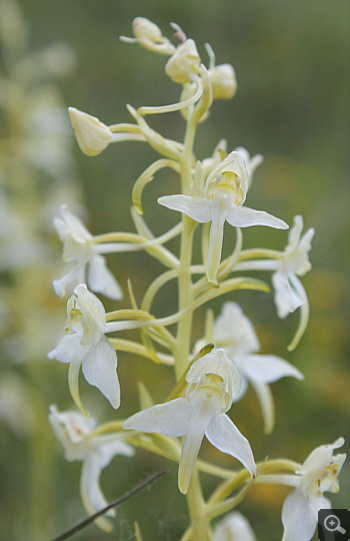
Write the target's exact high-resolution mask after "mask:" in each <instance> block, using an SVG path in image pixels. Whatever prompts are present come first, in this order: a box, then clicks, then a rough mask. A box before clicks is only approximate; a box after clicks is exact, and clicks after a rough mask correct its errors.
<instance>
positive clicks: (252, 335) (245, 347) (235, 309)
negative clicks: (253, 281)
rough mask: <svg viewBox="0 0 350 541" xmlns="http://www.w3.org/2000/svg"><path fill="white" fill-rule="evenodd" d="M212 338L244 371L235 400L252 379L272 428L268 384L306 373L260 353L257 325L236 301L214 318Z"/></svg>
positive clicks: (266, 429)
mask: <svg viewBox="0 0 350 541" xmlns="http://www.w3.org/2000/svg"><path fill="white" fill-rule="evenodd" d="M213 341H214V344H215V346H216V347H221V348H223V349H224V350H225V352H226V354H227V356H228V357H229V358H230V359H231V360H232V361H234V363H235V364H236V366H237V368H238V370H239V372H240V374H241V377H242V386H241V390H240V392H239V394H238V395H237V396H235V397H234V398H233V401H234V402H237V401H238V400H240V399H241V398H242V397H243V395H244V394H245V393H246V391H247V388H248V383H249V382H250V383H251V384H252V386H253V387H254V390H255V392H256V393H257V395H258V398H259V402H260V406H261V410H262V413H263V418H264V423H265V432H267V433H269V432H271V431H272V429H273V426H274V403H273V397H272V394H271V391H270V388H269V386H268V384H269V383H273V382H274V381H278V380H279V379H281V378H283V377H286V376H293V377H294V378H297V379H300V380H302V379H304V376H303V374H302V373H301V372H300V371H299V370H298V369H297V368H295V367H294V366H293V365H291V364H290V363H289V362H287V361H286V360H284V359H282V358H281V357H277V356H276V355H260V354H258V351H259V350H260V344H259V340H258V337H257V335H256V332H255V329H254V327H253V325H252V323H251V321H250V320H249V318H248V317H247V316H246V315H245V314H244V313H243V311H242V309H241V307H240V306H239V305H238V304H236V303H235V302H231V301H228V302H225V303H224V305H223V307H222V310H221V314H220V315H219V316H218V317H217V318H216V320H215V322H214V326H213ZM200 347H202V341H200V343H197V345H196V349H198V348H200Z"/></svg>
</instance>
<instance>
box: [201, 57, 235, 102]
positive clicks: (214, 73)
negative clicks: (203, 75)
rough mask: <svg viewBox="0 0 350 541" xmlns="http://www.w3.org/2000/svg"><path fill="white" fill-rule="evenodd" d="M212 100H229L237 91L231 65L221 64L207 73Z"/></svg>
mask: <svg viewBox="0 0 350 541" xmlns="http://www.w3.org/2000/svg"><path fill="white" fill-rule="evenodd" d="M208 75H209V80H210V82H211V86H212V89H213V98H214V100H229V99H230V98H232V97H233V96H234V95H235V94H236V91H237V81H236V74H235V70H234V69H233V67H232V66H231V64H221V65H220V66H215V67H214V68H212V69H210V70H209V71H208Z"/></svg>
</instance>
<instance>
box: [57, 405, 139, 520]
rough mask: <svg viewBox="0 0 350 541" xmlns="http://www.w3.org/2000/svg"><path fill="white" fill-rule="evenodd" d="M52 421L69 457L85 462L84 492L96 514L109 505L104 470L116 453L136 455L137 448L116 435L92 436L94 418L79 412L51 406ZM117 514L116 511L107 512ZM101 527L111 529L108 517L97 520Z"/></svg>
mask: <svg viewBox="0 0 350 541" xmlns="http://www.w3.org/2000/svg"><path fill="white" fill-rule="evenodd" d="M49 420H50V423H51V426H52V429H53V431H54V433H55V435H56V437H57V439H58V440H59V441H60V443H61V444H62V446H63V449H64V454H65V458H66V460H68V461H69V462H72V461H74V460H81V461H82V462H83V466H82V472H81V479H80V493H81V498H82V501H83V504H84V506H85V509H86V511H87V512H88V513H89V514H91V515H92V514H94V513H95V512H96V511H99V510H100V509H103V508H104V507H106V505H108V503H107V501H106V499H105V497H104V495H103V493H102V491H101V487H100V475H101V471H102V470H103V469H104V468H106V467H107V466H108V465H109V464H110V462H111V460H112V458H113V457H114V456H116V455H125V456H133V454H134V449H133V447H131V446H130V445H128V444H127V443H125V442H123V441H120V440H116V437H115V436H113V435H99V436H94V437H91V432H92V431H93V430H94V429H95V427H96V421H95V419H94V418H92V417H90V418H87V417H85V416H84V415H83V414H82V413H80V412H78V411H72V410H68V411H62V412H60V411H58V409H57V406H55V405H54V404H52V405H51V406H50V415H49ZM106 514H107V515H109V516H115V510H114V509H111V510H110V511H108V513H106ZM96 523H97V525H98V526H100V527H101V528H103V529H105V530H110V529H111V527H110V524H109V521H108V520H107V519H105V518H99V519H97V520H96Z"/></svg>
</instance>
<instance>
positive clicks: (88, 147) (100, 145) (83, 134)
mask: <svg viewBox="0 0 350 541" xmlns="http://www.w3.org/2000/svg"><path fill="white" fill-rule="evenodd" d="M68 111H69V116H70V119H71V122H72V126H73V130H74V133H75V137H76V139H77V141H78V145H79V146H80V148H81V150H82V151H83V152H84V154H86V155H87V156H96V155H97V154H100V152H102V150H104V149H105V148H106V147H107V146H108V145H109V143H110V142H111V139H112V133H111V131H110V130H109V128H108V127H107V126H106V125H105V124H103V122H101V121H100V120H99V119H98V118H96V117H95V116H91V115H88V114H87V113H83V112H82V111H79V110H78V109H75V107H69V109H68Z"/></svg>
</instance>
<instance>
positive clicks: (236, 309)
mask: <svg viewBox="0 0 350 541" xmlns="http://www.w3.org/2000/svg"><path fill="white" fill-rule="evenodd" d="M214 337H215V343H216V344H217V345H218V346H220V347H223V348H225V350H226V351H227V353H228V355H229V356H230V355H232V358H233V360H234V359H235V356H237V358H238V356H240V355H242V354H245V353H253V352H255V351H259V349H260V343H259V340H258V337H257V335H256V332H255V329H254V327H253V325H252V323H251V321H250V319H249V318H248V317H247V316H246V315H245V314H244V313H243V311H242V308H241V307H240V306H239V305H238V304H237V303H235V302H232V301H227V302H225V303H224V304H223V306H222V309H221V313H220V315H219V316H218V317H217V318H216V319H215V322H214Z"/></svg>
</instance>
